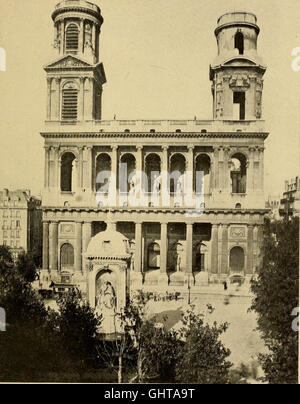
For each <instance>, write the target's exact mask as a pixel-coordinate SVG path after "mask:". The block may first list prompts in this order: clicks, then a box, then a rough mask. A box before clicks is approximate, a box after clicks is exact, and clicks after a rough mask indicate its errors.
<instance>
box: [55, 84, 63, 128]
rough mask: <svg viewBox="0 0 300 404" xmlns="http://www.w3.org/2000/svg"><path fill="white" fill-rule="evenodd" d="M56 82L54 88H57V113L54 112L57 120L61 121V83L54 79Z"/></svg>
mask: <svg viewBox="0 0 300 404" xmlns="http://www.w3.org/2000/svg"><path fill="white" fill-rule="evenodd" d="M55 82H56V88H57V92H56V93H57V95H56V97H57V98H56V99H57V111H56V116H57V120H58V121H60V120H61V115H62V114H61V88H60V83H61V78H59V77H58V78H56V79H55Z"/></svg>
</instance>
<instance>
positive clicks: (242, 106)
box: [233, 91, 246, 121]
mask: <svg viewBox="0 0 300 404" xmlns="http://www.w3.org/2000/svg"><path fill="white" fill-rule="evenodd" d="M245 116H246V93H245V92H244V91H235V92H234V93H233V119H235V120H240V121H244V120H245Z"/></svg>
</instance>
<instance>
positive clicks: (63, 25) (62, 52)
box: [60, 20, 65, 56]
mask: <svg viewBox="0 0 300 404" xmlns="http://www.w3.org/2000/svg"><path fill="white" fill-rule="evenodd" d="M60 34H61V44H60V54H61V56H62V55H63V54H64V52H65V20H62V21H61V22H60Z"/></svg>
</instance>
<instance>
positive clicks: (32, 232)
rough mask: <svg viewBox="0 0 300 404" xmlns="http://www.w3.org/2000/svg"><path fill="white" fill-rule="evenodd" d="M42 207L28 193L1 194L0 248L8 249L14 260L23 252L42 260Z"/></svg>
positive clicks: (5, 190) (39, 202)
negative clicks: (2, 246)
mask: <svg viewBox="0 0 300 404" xmlns="http://www.w3.org/2000/svg"><path fill="white" fill-rule="evenodd" d="M41 204H42V201H41V199H39V198H36V197H34V196H32V195H31V193H30V191H29V190H17V191H9V190H8V189H4V190H3V191H0V245H6V246H8V247H10V249H11V252H12V254H13V256H14V258H17V256H18V255H19V253H20V252H22V251H25V252H28V253H32V254H33V255H34V256H35V258H36V259H37V262H38V261H42V259H41V258H42V210H41ZM39 258H40V259H39Z"/></svg>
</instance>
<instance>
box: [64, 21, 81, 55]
mask: <svg viewBox="0 0 300 404" xmlns="http://www.w3.org/2000/svg"><path fill="white" fill-rule="evenodd" d="M78 37H79V29H78V26H77V25H76V24H71V25H69V26H68V28H67V31H66V51H71V52H72V51H77V50H78V44H79V39H78Z"/></svg>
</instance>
